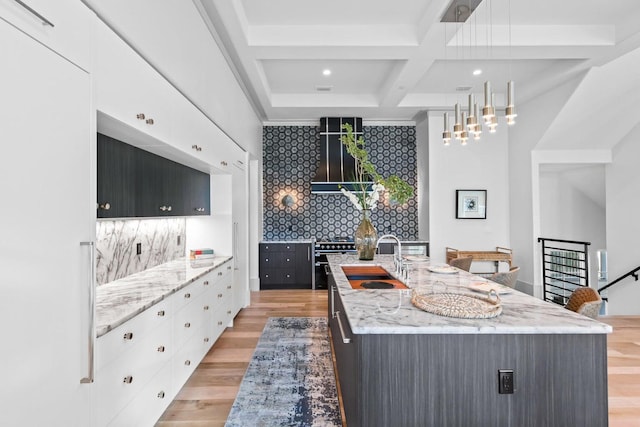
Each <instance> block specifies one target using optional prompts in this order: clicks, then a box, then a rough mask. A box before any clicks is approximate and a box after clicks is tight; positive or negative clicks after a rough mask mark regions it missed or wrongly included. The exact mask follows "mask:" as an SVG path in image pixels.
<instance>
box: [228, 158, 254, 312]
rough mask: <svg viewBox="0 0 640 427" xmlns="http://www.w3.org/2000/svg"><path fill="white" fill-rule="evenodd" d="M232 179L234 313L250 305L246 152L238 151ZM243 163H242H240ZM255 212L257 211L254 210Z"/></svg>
mask: <svg viewBox="0 0 640 427" xmlns="http://www.w3.org/2000/svg"><path fill="white" fill-rule="evenodd" d="M235 158H236V160H235V163H234V166H233V168H234V171H233V177H232V187H233V191H232V196H231V197H232V205H233V208H232V209H233V210H232V217H233V263H234V269H235V271H234V306H233V308H234V313H233V315H234V316H235V315H236V314H237V313H238V312H239V311H240V310H241V309H242V308H244V307H246V306H248V305H249V303H250V294H249V245H248V242H249V212H250V211H251V210H252V209H250V206H249V170H248V168H247V167H245V166H246V165H247V163H248V156H247V153H246V152H243V151H242V150H240V149H238V150H237V152H236V155H235ZM238 162H241V163H238ZM253 210H255V209H253Z"/></svg>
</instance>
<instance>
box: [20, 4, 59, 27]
mask: <svg viewBox="0 0 640 427" xmlns="http://www.w3.org/2000/svg"><path fill="white" fill-rule="evenodd" d="M13 1H15V2H16V3H18V4H19V5H20V6H22V7H23V8H25V9H26V10H28V11H29V13H31V14H32V15H34V16H35V17H36V18H38V19H39V20H40V21H42V25H48V26H50V27H51V28H53V27H55V25H53V23H52V22H51V21H49V20H48V19H47V18H45V17H44V16H42V15H40V14H39V13H38V12H36V11H35V10H33V9H32V8H30V7H29V6H27V5H26V4H24V3H23V2H21V1H20V0H13Z"/></svg>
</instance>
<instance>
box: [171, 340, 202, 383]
mask: <svg viewBox="0 0 640 427" xmlns="http://www.w3.org/2000/svg"><path fill="white" fill-rule="evenodd" d="M202 335H203V334H202V332H201V331H198V333H197V334H194V335H193V336H192V337H191V339H189V340H187V341H186V342H185V343H184V344H183V345H181V346H180V348H178V350H177V352H176V354H175V355H174V356H173V360H172V365H173V368H172V378H173V386H174V387H175V388H176V390H180V389H181V388H182V386H183V385H184V384H185V382H186V381H187V379H188V378H189V376H190V375H191V374H192V373H193V371H194V370H195V369H196V367H197V366H198V363H200V360H202V355H203V353H202V346H203V340H202Z"/></svg>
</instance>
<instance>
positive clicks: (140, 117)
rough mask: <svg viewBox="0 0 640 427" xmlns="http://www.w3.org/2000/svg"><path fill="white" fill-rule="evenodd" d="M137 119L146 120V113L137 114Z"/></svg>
mask: <svg viewBox="0 0 640 427" xmlns="http://www.w3.org/2000/svg"><path fill="white" fill-rule="evenodd" d="M136 119H138V120H144V119H145V115H144V113H138V114H136Z"/></svg>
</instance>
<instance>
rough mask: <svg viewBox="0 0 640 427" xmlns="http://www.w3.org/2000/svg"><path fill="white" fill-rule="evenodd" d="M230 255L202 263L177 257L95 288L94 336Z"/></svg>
mask: <svg viewBox="0 0 640 427" xmlns="http://www.w3.org/2000/svg"><path fill="white" fill-rule="evenodd" d="M231 258H232V257H230V256H216V257H214V258H212V259H206V260H197V261H193V260H189V259H186V258H181V259H178V260H175V261H170V262H167V263H165V264H161V265H159V266H156V267H153V268H150V269H148V270H145V271H142V272H140V273H136V274H132V275H131V276H127V277H125V278H123V279H119V280H116V281H114V282H111V283H105V284H104V285H100V286H98V287H97V288H96V335H97V336H98V337H101V336H102V335H104V334H106V333H107V332H109V331H111V330H112V329H115V328H117V327H118V326H120V325H121V324H123V323H124V322H126V321H127V320H129V319H131V318H133V317H134V316H136V315H138V314H140V313H142V312H143V311H144V310H146V309H147V308H149V307H151V306H152V305H154V304H156V303H158V302H160V301H162V300H163V299H164V298H167V297H168V296H170V295H171V294H173V293H175V292H177V291H178V290H180V289H182V288H184V287H185V286H187V285H188V284H190V283H192V282H194V281H195V280H197V279H198V278H200V277H202V276H203V275H205V274H207V273H208V272H210V271H211V270H213V269H215V268H217V267H219V266H221V265H223V264H225V263H227V262H229V261H230V260H231Z"/></svg>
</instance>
